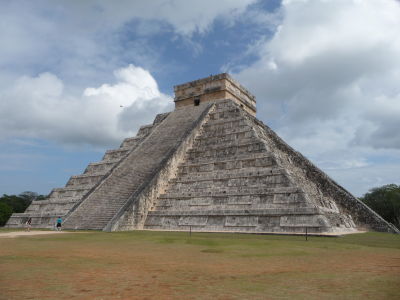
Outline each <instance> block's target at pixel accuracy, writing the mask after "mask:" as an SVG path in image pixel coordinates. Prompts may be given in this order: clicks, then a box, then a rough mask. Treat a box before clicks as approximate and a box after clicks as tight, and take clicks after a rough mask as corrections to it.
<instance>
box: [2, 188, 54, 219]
mask: <svg viewBox="0 0 400 300" xmlns="http://www.w3.org/2000/svg"><path fill="white" fill-rule="evenodd" d="M46 198H47V197H46V196H43V195H39V194H37V193H35V192H29V191H27V192H23V193H21V194H19V195H6V194H4V195H3V196H2V197H0V226H4V225H5V224H6V223H7V220H8V218H9V217H10V216H11V215H12V214H13V213H23V212H24V211H25V210H26V209H27V207H28V206H29V204H31V202H32V201H38V200H44V199H46Z"/></svg>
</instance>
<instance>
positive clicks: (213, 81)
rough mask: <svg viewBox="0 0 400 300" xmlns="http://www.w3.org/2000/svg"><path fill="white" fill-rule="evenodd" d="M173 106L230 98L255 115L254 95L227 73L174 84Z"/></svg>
mask: <svg viewBox="0 0 400 300" xmlns="http://www.w3.org/2000/svg"><path fill="white" fill-rule="evenodd" d="M174 92H175V99H174V102H175V108H180V107H183V106H193V105H195V106H197V105H199V104H200V103H203V102H216V101H218V100H224V99H230V100H233V101H234V102H236V103H237V104H239V105H240V107H241V108H243V109H244V110H245V111H247V112H248V113H250V114H251V115H253V116H255V115H256V97H255V96H254V95H252V94H251V93H250V92H249V91H248V90H247V89H246V88H244V87H243V86H242V85H241V84H240V83H238V82H237V81H236V80H235V79H233V78H232V77H231V76H230V75H229V74H228V73H221V74H218V75H211V76H208V77H205V78H202V79H198V80H194V81H190V82H187V83H184V84H180V85H176V86H174Z"/></svg>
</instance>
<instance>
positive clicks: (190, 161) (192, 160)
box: [180, 151, 273, 166]
mask: <svg viewBox="0 0 400 300" xmlns="http://www.w3.org/2000/svg"><path fill="white" fill-rule="evenodd" d="M256 158H273V156H272V155H271V154H269V153H268V152H265V151H263V152H255V153H240V154H236V155H231V156H226V157H224V156H222V157H198V156H196V155H189V154H187V155H186V157H185V162H184V163H181V164H180V165H182V166H183V165H186V166H189V165H197V164H212V163H227V162H234V161H238V160H252V159H256Z"/></svg>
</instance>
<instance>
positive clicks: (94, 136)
mask: <svg viewBox="0 0 400 300" xmlns="http://www.w3.org/2000/svg"><path fill="white" fill-rule="evenodd" d="M0 5H1V9H0V20H1V21H0V43H1V45H2V47H0V194H4V193H7V194H14V193H20V192H23V191H26V190H31V191H35V192H39V193H42V194H47V193H49V192H50V190H51V189H52V188H54V187H62V186H64V185H65V183H66V182H67V180H68V178H69V177H70V176H71V175H74V174H79V173H81V172H82V171H83V170H84V169H85V167H86V166H87V164H88V163H89V162H93V161H98V160H100V159H101V157H102V155H103V153H104V151H105V150H106V149H111V148H116V147H118V146H119V144H120V142H121V141H122V139H123V138H124V137H128V136H133V135H135V132H136V131H137V129H138V127H139V126H141V125H144V124H147V123H151V122H152V120H153V118H154V116H155V115H156V113H158V112H164V111H169V110H172V109H173V103H172V98H173V85H176V84H180V83H184V82H187V81H191V80H194V79H198V78H201V77H205V76H208V75H210V74H218V73H221V72H229V73H231V74H232V75H233V77H235V78H236V79H237V80H239V81H240V82H242V83H243V85H245V86H246V87H247V88H248V89H249V90H250V91H251V92H252V93H253V94H255V95H256V97H257V108H258V115H257V116H258V118H259V119H261V120H262V121H264V122H265V123H266V124H267V125H269V126H271V127H272V128H273V129H274V130H275V131H276V132H277V133H278V134H279V135H280V136H281V137H283V138H284V139H285V140H286V141H287V142H288V143H289V144H290V145H292V146H293V147H294V148H296V149H297V150H298V151H300V152H302V153H303V154H304V155H306V156H307V157H308V158H310V159H311V160H312V161H313V162H314V163H315V164H316V165H318V166H319V167H320V168H322V169H323V170H324V171H325V172H327V173H328V174H329V175H330V176H331V177H332V178H333V179H334V180H336V181H337V182H338V183H339V184H341V185H343V186H344V187H346V188H347V189H349V191H350V192H352V193H354V194H355V195H356V196H360V195H362V194H364V193H365V192H367V191H368V189H370V188H373V187H376V186H380V185H383V184H388V183H397V184H400V172H399V169H400V135H399V133H398V128H400V85H399V84H398V83H399V82H400V4H399V2H398V1H395V0H380V1H375V0H366V1H357V0H326V1H312V0H301V1H300V0H287V1H282V2H281V1H257V0H240V1H239V0H220V1H208V0H202V1H185V0H170V1H167V0H154V1H146V2H144V1H118V2H115V1H91V0H87V1H44V0H43V1H40V0H39V1H18V0H17V1H7V0H4V1H1V2H0ZM120 105H123V107H122V108H121V107H120Z"/></svg>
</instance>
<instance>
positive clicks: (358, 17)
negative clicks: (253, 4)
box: [235, 0, 400, 190]
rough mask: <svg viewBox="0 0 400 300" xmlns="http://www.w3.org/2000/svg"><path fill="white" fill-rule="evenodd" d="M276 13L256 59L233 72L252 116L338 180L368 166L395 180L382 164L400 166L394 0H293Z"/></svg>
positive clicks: (399, 61) (399, 58)
mask: <svg viewBox="0 0 400 300" xmlns="http://www.w3.org/2000/svg"><path fill="white" fill-rule="evenodd" d="M280 14H281V15H282V21H281V24H279V25H278V26H277V27H276V32H275V33H274V35H273V36H272V37H271V38H268V37H267V36H265V37H264V38H263V39H261V40H260V41H259V42H258V43H256V45H257V47H256V48H255V51H257V54H258V56H259V59H258V60H257V61H255V62H254V63H253V64H252V65H250V66H246V67H243V68H242V69H241V70H239V71H238V72H236V74H235V77H236V78H238V79H239V81H241V82H243V84H244V85H245V86H246V87H248V88H249V89H250V90H251V91H253V92H254V93H255V94H256V96H257V100H258V103H257V106H258V111H259V113H258V117H259V118H261V119H263V120H264V121H265V122H266V123H267V124H271V125H272V126H273V127H274V129H276V130H277V131H278V133H280V134H281V135H282V136H283V137H284V138H285V139H286V140H287V141H288V142H289V143H290V144H291V145H293V146H294V147H295V148H297V149H298V150H300V151H301V152H303V153H305V154H306V155H307V156H309V157H310V158H311V159H312V160H313V161H315V162H316V163H317V164H318V165H321V166H322V167H323V168H325V169H327V170H330V171H329V172H330V173H332V174H334V175H335V176H336V178H338V181H339V182H345V181H346V180H348V179H349V178H350V177H351V176H349V175H348V174H350V173H351V174H352V175H354V174H356V173H357V172H363V170H368V172H366V175H365V176H372V173H373V169H374V168H375V170H376V171H377V172H385V170H387V172H386V174H384V173H383V174H381V177H382V178H385V180H383V181H386V182H389V183H390V182H392V181H391V179H390V178H392V180H400V179H399V178H398V177H397V178H396V177H393V176H392V175H393V172H392V171H393V170H392V169H391V168H388V166H389V165H390V164H388V163H387V160H390V161H392V162H393V164H397V165H398V164H399V163H400V135H399V133H398V130H399V128H400V85H399V82H400V3H399V2H398V1H394V0H383V1H373V0H366V1H357V0H334V1H333V0H326V1H311V0H301V1H300V0H291V1H283V3H282V7H281V11H280ZM390 149H391V152H390V153H388V152H387V150H390ZM381 160H384V161H385V162H380V161H381ZM385 164H386V165H385ZM332 170H337V171H336V172H333V171H332ZM345 170H346V171H345ZM367 181H368V180H366V179H365V180H364V182H367ZM372 181H373V180H372ZM372 181H370V182H372ZM378 181H379V180H375V181H374V182H375V183H376V184H377V183H378ZM383 181H382V182H383ZM352 182H353V183H354V184H353V186H352V187H351V188H352V189H353V190H355V189H356V188H355V186H356V185H357V183H355V182H356V180H354V179H352ZM363 187H365V186H363ZM358 190H360V189H358Z"/></svg>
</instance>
